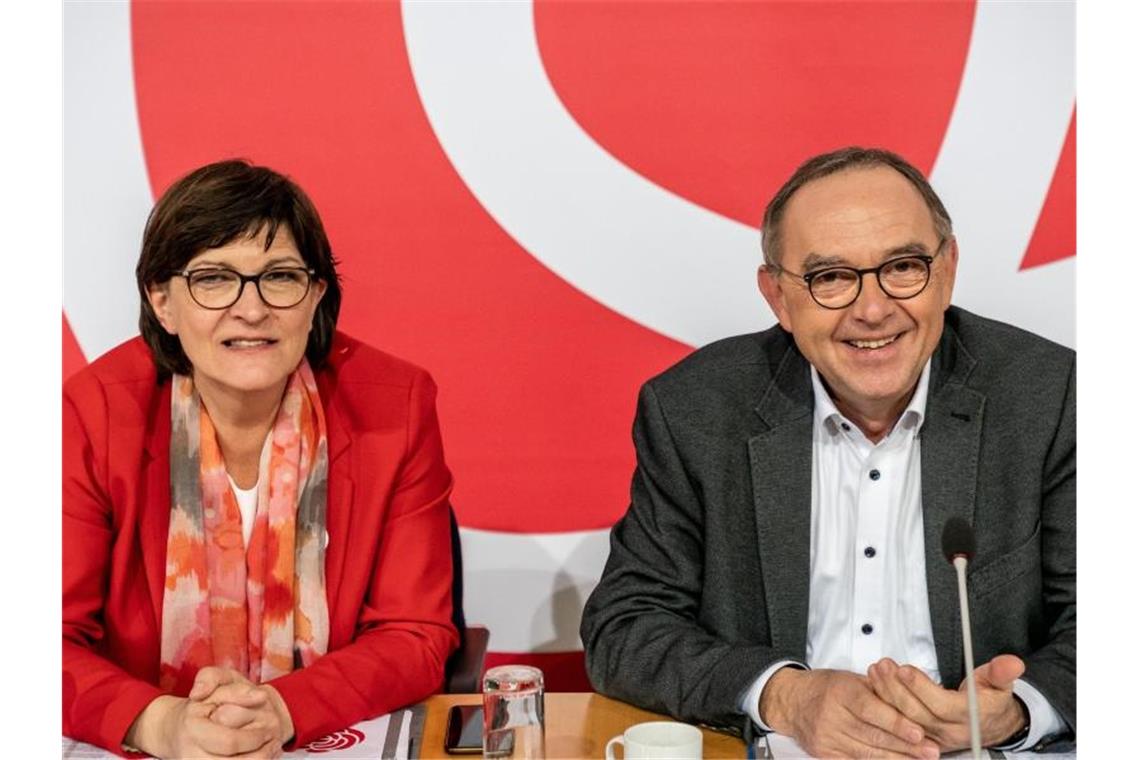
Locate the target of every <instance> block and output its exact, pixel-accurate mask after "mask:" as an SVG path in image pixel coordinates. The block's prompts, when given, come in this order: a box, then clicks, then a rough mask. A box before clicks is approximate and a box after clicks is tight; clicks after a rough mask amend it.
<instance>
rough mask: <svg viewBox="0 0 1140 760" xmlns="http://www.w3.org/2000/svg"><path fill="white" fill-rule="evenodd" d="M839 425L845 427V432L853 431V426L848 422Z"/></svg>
mask: <svg viewBox="0 0 1140 760" xmlns="http://www.w3.org/2000/svg"><path fill="white" fill-rule="evenodd" d="M839 427H841V428H843V432H845V433H850V432H851V426H850V425H848V424H847V423H846V422H841V423H839Z"/></svg>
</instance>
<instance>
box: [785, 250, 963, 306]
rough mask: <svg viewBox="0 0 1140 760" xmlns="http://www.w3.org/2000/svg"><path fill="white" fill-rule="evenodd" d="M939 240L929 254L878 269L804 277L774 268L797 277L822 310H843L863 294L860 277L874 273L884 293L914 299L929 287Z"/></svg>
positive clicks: (840, 269) (829, 270) (844, 269)
mask: <svg viewBox="0 0 1140 760" xmlns="http://www.w3.org/2000/svg"><path fill="white" fill-rule="evenodd" d="M945 244H946V241H945V240H942V241H941V242H939V244H938V248H937V249H936V250H935V251H934V253H933V254H932V255H931V254H925V253H921V254H920V253H915V254H908V255H904V256H896V257H894V258H892V259H888V260H887V261H884V262H883V263H882V264H879V266H877V267H867V268H866V269H856V268H855V267H825V268H823V269H816V270H815V271H812V272H807V273H806V274H800V273H798V272H792V271H791V270H788V269H783V268H782V267H776V269H777V270H778V271H780V272H787V273H788V274H790V275H792V276H794V277H799V278H801V279H803V281H804V282H805V283H806V284H807V288H808V293H810V294H811V297H812V300H813V301H815V302H816V303H817V304H819V305H820V306H822V307H823V308H825V309H846V308H847V307H848V306H850V305H851V304H853V303H855V301H856V300H857V299H858V298H859V294H860V293H862V292H863V276H864V275H868V274H874V275H875V279H876V280H877V281H878V283H879V287H880V288H882V290H883V292H884V293H886V294H887V295H888V296H890V297H891V298H894V299H895V300H898V301H905V300H906V299H908V298H914V297H915V296H917V295H918V294H919V293H921V292H922V291H924V290H926V286H927V285H929V284H930V265H931V263H932V262H933V261H934V258H935V257H936V256H938V254H940V253H942V249H943V247H944V246H945Z"/></svg>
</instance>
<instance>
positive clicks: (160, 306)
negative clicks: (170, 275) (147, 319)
mask: <svg viewBox="0 0 1140 760" xmlns="http://www.w3.org/2000/svg"><path fill="white" fill-rule="evenodd" d="M146 297H147V300H148V301H150V308H151V310H152V311H154V316H155V317H157V318H158V322H159V324H161V325H162V327H163V329H165V330H166V331H167V332H168V333H170V334H171V335H177V334H178V325H177V322H176V321H175V319H174V314H173V309H172V308H171V302H170V282H169V281H167V282H153V283H151V284H150V285H148V286H147V289H146Z"/></svg>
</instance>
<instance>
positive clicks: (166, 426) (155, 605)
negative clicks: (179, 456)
mask: <svg viewBox="0 0 1140 760" xmlns="http://www.w3.org/2000/svg"><path fill="white" fill-rule="evenodd" d="M170 388H171V382H170V380H169V379H168V380H165V381H164V382H163V385H162V389H161V390H160V391H159V392H158V393H156V394H154V402H153V405H152V406H151V409H150V410H149V412H148V415H147V419H149V420H152V421H153V423H152V425H151V427H150V429H149V430H148V431H147V434H146V439H145V441H144V444H143V445H144V454H143V456H144V468H145V472H146V475H145V478H146V481H145V482H146V491H145V492H144V493H143V494H142V496H141V499H140V501H139V504H138V522H139V534H138V536H137V540H138V541H139V554H140V555H141V556H142V559H143V571H144V572H145V573H146V585H147V589H148V590H149V592H150V602H151V607H152V609H153V612H154V623H155V630H156V631H160V632H161V631H162V600H163V596H164V593H165V587H166V539H167V532H168V531H169V529H170Z"/></svg>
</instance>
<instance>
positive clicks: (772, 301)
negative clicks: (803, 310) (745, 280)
mask: <svg viewBox="0 0 1140 760" xmlns="http://www.w3.org/2000/svg"><path fill="white" fill-rule="evenodd" d="M778 272H779V270H775V269H769V268H768V266H767V265H766V264H761V265H760V268H759V269H758V270H757V271H756V283H757V284H758V285H759V286H760V293H761V294H762V295H763V296H764V300H765V301H767V302H768V307H769V308H771V309H772V313H773V314H775V315H776V319H778V320H780V327H783V328H784V329H785V330H787V331H788V332H791V331H792V318H791V313H790V312H789V310H788V306H787V303H785V300H784V299H785V298H786V294H785V293H784V287H783V285H781V284H780V275H779V273H778Z"/></svg>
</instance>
